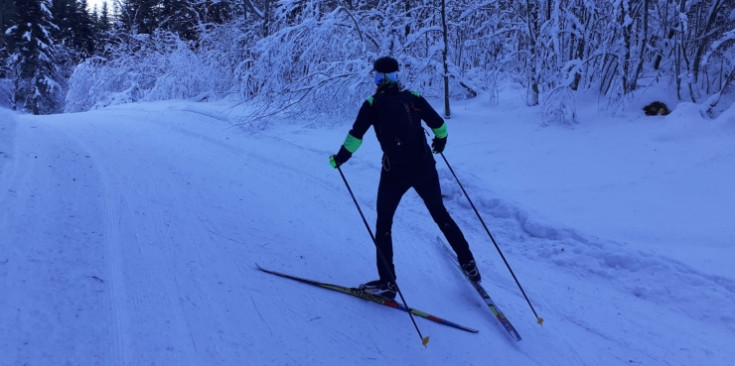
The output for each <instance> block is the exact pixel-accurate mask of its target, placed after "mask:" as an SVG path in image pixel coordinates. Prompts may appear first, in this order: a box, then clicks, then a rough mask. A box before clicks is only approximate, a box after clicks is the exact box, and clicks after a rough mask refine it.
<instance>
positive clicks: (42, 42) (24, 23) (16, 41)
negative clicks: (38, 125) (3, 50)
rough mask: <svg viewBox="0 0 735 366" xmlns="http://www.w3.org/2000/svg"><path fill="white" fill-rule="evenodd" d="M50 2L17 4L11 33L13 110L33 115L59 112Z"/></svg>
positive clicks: (9, 43)
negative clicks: (51, 36) (14, 22)
mask: <svg viewBox="0 0 735 366" xmlns="http://www.w3.org/2000/svg"><path fill="white" fill-rule="evenodd" d="M50 5H51V4H50V1H49V0H24V1H18V2H17V3H16V6H17V10H18V23H17V25H15V26H13V27H11V29H10V30H9V31H8V50H9V54H10V57H9V61H10V62H9V66H10V68H11V69H10V70H9V72H10V73H11V75H9V76H10V77H11V79H13V80H14V100H13V109H18V107H21V108H23V109H25V110H27V111H30V112H32V113H33V114H41V113H52V112H55V111H57V110H58V109H59V108H60V103H59V102H58V95H57V94H56V93H57V92H58V91H59V90H60V84H59V82H58V68H57V66H56V53H55V48H54V45H53V42H52V40H51V38H50V35H51V33H52V31H53V30H54V29H56V26H55V25H54V24H53V18H52V13H51V10H50V9H51V6H50Z"/></svg>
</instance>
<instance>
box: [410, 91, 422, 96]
mask: <svg viewBox="0 0 735 366" xmlns="http://www.w3.org/2000/svg"><path fill="white" fill-rule="evenodd" d="M411 94H413V95H415V96H417V97H420V96H421V94H419V92H417V91H413V90H411Z"/></svg>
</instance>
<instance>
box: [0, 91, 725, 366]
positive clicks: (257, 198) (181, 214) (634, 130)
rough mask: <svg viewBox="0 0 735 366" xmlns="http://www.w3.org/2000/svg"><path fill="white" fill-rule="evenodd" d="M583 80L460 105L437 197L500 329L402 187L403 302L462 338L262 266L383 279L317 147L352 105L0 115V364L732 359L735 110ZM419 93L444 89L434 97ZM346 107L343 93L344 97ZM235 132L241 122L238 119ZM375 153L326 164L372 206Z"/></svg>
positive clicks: (343, 127)
mask: <svg viewBox="0 0 735 366" xmlns="http://www.w3.org/2000/svg"><path fill="white" fill-rule="evenodd" d="M645 92H646V93H647V94H640V95H636V98H635V99H631V100H630V101H629V102H628V103H627V104H626V105H624V106H621V105H618V104H616V110H615V113H614V114H615V117H612V116H611V115H612V113H611V111H610V110H605V109H604V108H602V107H600V106H601V105H602V106H604V105H605V103H599V100H600V99H599V98H597V97H590V98H585V97H584V96H578V97H577V99H576V100H577V104H576V105H577V112H578V119H579V123H578V124H576V125H572V126H561V125H548V126H543V121H542V118H541V114H540V113H539V110H538V108H531V107H526V106H525V104H524V103H523V102H522V99H523V95H524V93H523V90H519V89H515V88H513V87H505V88H501V92H500V99H499V103H498V104H490V103H489V102H488V100H489V99H490V98H489V97H488V96H486V95H481V96H479V97H477V98H475V99H473V100H470V101H454V102H453V108H452V110H453V116H452V118H451V119H449V120H447V123H448V133H449V136H448V144H447V148H446V150H445V153H444V156H445V157H446V159H447V161H448V162H449V163H450V164H451V166H452V168H453V170H454V171H455V173H456V174H457V177H458V178H459V180H460V181H461V183H462V185H463V186H464V187H465V189H466V191H467V192H468V195H469V196H470V197H471V199H472V201H473V203H474V204H475V206H476V207H477V210H478V212H479V214H480V215H481V217H482V218H483V221H484V222H485V223H486V224H487V226H488V228H489V230H490V231H491V232H492V235H493V237H494V239H495V241H496V242H497V243H498V246H499V248H500V249H501V250H502V252H503V253H504V255H505V257H506V259H507V261H508V264H509V265H510V266H511V267H512V269H513V271H514V273H515V275H516V276H517V278H518V281H519V283H520V284H521V285H522V286H523V288H524V290H525V292H526V293H527V295H528V298H529V300H530V301H531V303H532V304H533V306H534V308H535V310H536V311H537V312H538V315H539V316H541V317H543V318H544V319H545V321H544V323H543V325H538V324H537V322H536V317H535V316H534V315H533V313H532V312H531V309H530V308H529V306H528V304H527V303H526V302H525V300H524V298H523V296H522V295H521V293H520V290H519V288H518V286H517V285H516V283H515V281H514V280H513V278H512V277H511V276H510V274H509V271H508V269H507V268H506V266H505V264H504V263H503V261H502V260H501V259H500V257H499V254H498V252H497V250H496V249H495V247H494V246H493V245H492V243H491V240H490V239H489V237H488V235H487V232H486V231H485V230H484V229H483V228H482V226H481V224H480V222H479V220H478V217H477V216H476V214H475V212H474V211H473V210H472V208H471V207H470V206H469V204H468V202H467V199H466V197H465V196H464V194H463V193H462V191H461V190H460V189H459V188H458V184H457V182H456V181H455V178H454V177H453V176H452V174H451V173H450V172H449V170H448V166H447V165H446V164H445V163H444V161H443V160H442V159H437V169H438V171H439V175H440V180H441V184H442V191H443V195H444V199H445V204H446V206H447V209H448V210H449V212H450V213H451V214H452V215H453V217H454V219H455V221H457V223H458V224H459V226H460V227H461V228H462V230H463V231H464V234H465V236H466V237H467V239H468V241H469V242H470V246H471V248H472V250H473V252H474V255H475V258H476V259H477V261H478V267H479V269H480V271H481V272H482V274H483V281H482V283H483V285H484V286H485V289H486V290H487V291H488V292H489V293H490V295H491V296H492V298H493V300H494V301H495V303H496V304H497V306H498V307H499V308H500V309H501V310H502V311H503V312H504V313H505V315H506V316H507V317H508V319H509V320H510V321H511V322H512V323H513V325H514V326H515V328H516V329H517V330H518V332H519V334H520V335H521V337H522V340H521V341H515V340H512V339H511V338H510V337H508V335H507V333H506V332H505V330H504V329H503V328H502V327H501V326H500V325H499V324H498V322H497V321H496V319H494V318H493V316H492V314H491V313H490V311H489V309H488V308H487V307H486V306H485V304H484V303H483V302H482V301H481V299H480V298H479V297H478V296H477V294H476V293H475V292H474V290H473V288H472V287H471V286H470V285H469V284H468V283H467V281H466V279H465V278H463V277H462V275H461V273H460V272H459V270H458V269H457V267H456V265H455V263H453V262H452V261H451V260H450V259H449V258H448V257H447V256H446V255H444V253H443V252H442V250H441V249H440V248H439V247H438V245H437V243H438V239H437V235H439V234H440V231H439V229H438V228H437V227H436V225H435V224H434V223H433V222H432V220H431V218H430V217H429V215H428V212H427V210H426V209H425V207H424V206H423V203H422V202H421V200H420V199H419V197H418V196H417V195H416V194H415V193H414V192H413V191H409V192H408V193H407V194H406V195H405V196H404V198H403V200H402V201H401V205H400V206H399V209H398V211H397V213H396V217H395V220H394V226H393V239H394V248H395V264H396V271H397V275H398V285H399V286H400V287H401V290H402V292H403V295H404V296H405V299H406V302H407V304H408V305H409V306H411V307H414V308H417V309H420V310H423V311H426V312H429V313H431V314H434V315H437V316H440V317H442V318H445V319H448V320H450V321H453V322H456V323H460V324H463V325H466V326H469V327H471V328H474V329H478V330H479V333H477V334H472V333H467V332H464V331H461V330H458V329H454V328H450V327H446V326H444V325H441V324H437V323H434V322H430V321H427V320H426V319H423V318H417V319H416V324H417V326H418V328H419V329H420V332H421V334H422V335H423V336H428V337H429V338H430V341H429V343H428V344H427V345H426V347H424V346H422V345H421V338H420V337H419V335H418V333H417V330H416V329H415V328H414V326H413V324H412V322H411V320H410V318H409V317H408V315H407V313H404V312H400V311H396V310H394V309H391V308H388V307H384V306H380V305H377V304H374V303H371V302H367V301H364V300H361V299H358V298H353V297H350V296H347V295H344V294H339V293H336V292H332V291H328V290H323V289H319V288H314V287H311V286H308V285H304V284H301V283H298V282H294V281H290V280H288V279H283V278H280V277H275V276H272V275H269V274H266V273H263V272H260V271H258V270H257V269H256V264H258V265H260V266H263V267H265V268H268V269H272V270H276V271H281V272H285V273H289V274H292V275H297V276H302V277H306V278H310V279H314V280H318V281H323V282H328V283H335V284H340V285H344V286H355V285H357V284H359V283H362V282H366V281H369V280H373V279H375V278H376V271H375V267H374V263H375V258H374V256H375V252H374V248H373V244H372V243H371V240H370V237H369V235H368V232H367V230H366V229H365V226H364V224H363V222H362V220H361V218H360V216H359V214H358V211H357V208H356V206H355V203H354V202H353V201H352V199H351V197H350V195H349V193H348V190H347V187H346V185H345V182H344V181H343V180H342V178H341V177H340V175H339V174H338V172H337V171H336V170H335V169H333V168H332V167H331V166H330V165H329V162H328V156H329V155H330V154H333V153H336V151H337V150H338V148H339V146H340V144H341V143H342V142H343V141H344V138H345V136H346V134H347V131H348V130H349V128H350V123H351V121H349V120H347V121H343V122H339V123H335V124H332V125H330V127H321V128H315V127H314V125H315V124H314V123H313V122H314V121H313V120H311V119H310V120H308V121H302V120H270V121H269V122H270V123H269V124H268V125H258V127H247V124H245V125H243V123H242V122H243V118H245V116H247V115H248V114H249V113H250V112H252V110H250V109H249V108H250V107H249V106H248V105H247V103H239V102H235V101H218V102H206V103H197V102H191V101H185V100H181V101H162V102H155V103H140V104H121V105H112V106H109V107H106V108H102V109H97V110H92V111H88V112H81V113H68V114H55V115H46V116H32V115H27V114H18V113H16V112H13V111H9V110H4V109H0V119H1V120H2V121H3V123H2V124H0V205H2V207H3V210H0V293H2V294H3V296H0V308H2V309H4V310H3V311H2V312H0V366H6V365H7V366H9V365H22V364H29V365H52V364H77V365H141V364H146V365H242V364H243V360H247V362H246V363H247V364H253V365H345V364H349V365H375V364H383V363H391V364H403V365H448V364H451V365H479V364H503V365H505V364H507V365H519V366H531V365H543V366H554V365H564V366H567V365H623V364H625V365H654V366H658V365H661V366H671V365H675V366H678V365H681V366H684V365H686V366H689V365H711V366H734V365H735V357H733V356H734V354H733V351H732V344H733V343H734V342H735V317H733V315H732V313H731V312H730V311H729V310H728V309H731V308H732V304H733V301H734V300H735V267H733V266H732V263H733V262H735V237H734V236H733V235H735V234H734V233H733V231H732V229H731V228H732V218H733V211H732V208H733V207H735V194H733V190H732V189H733V188H732V183H731V182H732V179H731V178H732V172H733V166H735V145H734V144H733V143H732V141H733V138H734V137H735V109H734V108H730V109H729V110H727V111H725V112H724V113H723V114H722V115H720V116H719V117H718V118H717V119H714V120H710V119H704V118H702V117H701V114H700V109H701V107H700V106H698V105H695V104H691V103H684V102H682V103H674V104H672V105H670V107H671V108H672V110H673V111H672V113H671V114H670V115H667V116H653V117H647V116H644V115H643V113H642V111H641V109H640V108H641V107H642V106H643V104H644V103H646V102H647V101H650V100H653V99H655V98H661V97H662V96H663V94H665V91H656V90H653V89H651V88H649V89H646V91H645ZM431 102H432V103H434V105H440V103H439V101H435V100H432V101H431ZM357 108H358V106H355V113H356V112H357ZM235 125H239V126H240V127H235ZM380 155H381V153H380V148H379V145H378V143H377V141H376V139H375V136H374V135H373V134H372V133H371V132H369V133H368V134H366V135H365V140H364V142H363V144H362V146H361V147H360V149H359V150H358V151H357V152H356V153H355V154H354V155H353V157H352V158H351V159H350V160H349V161H348V162H347V163H346V164H345V165H343V166H342V168H341V169H342V172H343V173H344V176H345V178H346V180H347V182H348V183H347V184H349V187H350V188H351V190H352V191H353V192H354V194H355V197H356V200H357V203H358V204H359V207H360V208H361V210H362V211H363V212H364V214H365V216H366V219H367V220H368V222H369V223H371V226H372V223H374V222H375V194H376V189H377V183H378V177H379V173H380V169H381V164H380V161H381V159H380Z"/></svg>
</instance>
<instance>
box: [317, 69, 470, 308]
mask: <svg viewBox="0 0 735 366" xmlns="http://www.w3.org/2000/svg"><path fill="white" fill-rule="evenodd" d="M398 68H399V67H398V61H397V60H396V59H394V58H392V57H381V58H379V59H377V60H376V61H375V62H374V64H373V73H374V78H375V84H376V85H377V90H376V92H375V94H374V95H372V96H371V97H369V98H367V99H366V100H365V101H364V102H363V103H362V106H361V107H360V111H359V112H358V114H357V118H356V119H355V122H354V124H353V125H352V129H351V130H350V131H349V133H348V134H347V137H346V138H345V141H344V143H343V144H342V146H340V148H339V151H338V152H337V154H335V155H331V156H330V157H329V160H330V164H331V165H332V167H334V168H335V169H336V168H337V167H339V166H340V165H342V164H344V163H345V162H347V160H349V159H350V157H352V154H353V153H354V152H355V151H357V149H358V148H359V147H360V145H361V144H362V138H363V135H364V134H365V132H367V130H368V128H370V126H373V129H374V130H375V135H376V137H377V138H378V141H379V143H380V147H381V149H382V150H383V158H382V169H381V172H380V183H379V185H378V198H377V223H376V228H375V232H376V234H375V235H376V238H375V240H376V243H375V244H376V252H377V267H378V275H379V279H378V280H375V281H370V282H367V283H364V284H362V285H360V286H359V289H360V290H363V291H365V292H368V293H371V294H374V295H378V296H382V297H385V298H389V299H394V298H395V296H396V291H397V286H396V285H395V280H396V276H395V267H394V265H393V241H392V238H391V227H392V225H393V216H394V214H395V212H396V209H397V208H398V203H399V202H400V200H401V197H403V195H404V194H405V193H406V192H407V191H408V189H409V188H413V189H414V190H415V191H416V193H418V195H419V196H420V197H421V199H422V200H423V201H424V204H425V205H426V208H427V209H428V210H429V214H430V215H431V217H432V218H433V220H434V222H436V224H437V225H438V226H439V229H440V230H441V231H442V233H443V234H444V236H445V237H446V238H447V241H448V242H449V244H450V245H451V247H452V249H454V251H455V253H457V259H458V261H459V264H460V266H461V268H462V270H463V271H464V273H465V275H466V276H467V277H468V278H469V279H470V280H471V281H473V282H479V281H480V280H481V276H480V272H479V271H478V269H477V265H476V263H475V259H474V256H473V255H472V252H471V251H470V247H469V244H468V243H467V240H466V239H465V237H464V234H462V231H461V230H460V229H459V226H457V224H456V223H455V222H454V220H453V219H452V217H451V216H450V215H449V213H448V212H447V209H446V208H445V207H444V202H443V200H442V195H441V188H440V186H439V175H438V173H437V170H436V161H435V160H434V157H433V156H432V151H433V153H435V154H439V153H442V152H443V151H444V147H445V146H446V144H447V125H446V123H445V122H444V119H442V118H441V116H439V114H438V113H437V112H436V111H435V110H434V108H432V107H431V105H429V103H428V102H427V101H426V99H424V98H423V97H422V96H421V95H420V94H419V93H417V92H413V91H407V90H405V89H404V88H403V85H402V84H401V83H400V82H399V79H398ZM422 120H423V121H424V122H425V123H426V125H427V126H428V127H429V128H431V130H432V131H433V133H434V138H433V140H432V144H431V148H429V145H428V143H427V141H426V137H425V136H424V133H425V131H424V128H423V127H422V125H421V121H422ZM381 254H382V256H383V257H384V259H385V263H384V261H383V259H382V258H381Z"/></svg>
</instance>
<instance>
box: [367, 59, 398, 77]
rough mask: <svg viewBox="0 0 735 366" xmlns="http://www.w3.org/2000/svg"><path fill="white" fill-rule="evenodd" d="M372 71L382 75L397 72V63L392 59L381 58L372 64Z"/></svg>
mask: <svg viewBox="0 0 735 366" xmlns="http://www.w3.org/2000/svg"><path fill="white" fill-rule="evenodd" d="M373 70H374V71H377V72H380V73H383V74H388V73H391V72H396V71H398V61H396V59H394V58H393V57H381V58H379V59H377V60H375V63H373Z"/></svg>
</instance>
